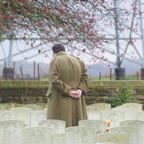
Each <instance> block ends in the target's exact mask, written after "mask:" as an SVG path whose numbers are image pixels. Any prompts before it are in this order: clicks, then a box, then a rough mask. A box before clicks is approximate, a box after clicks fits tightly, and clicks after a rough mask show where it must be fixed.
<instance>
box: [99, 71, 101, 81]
mask: <svg viewBox="0 0 144 144" xmlns="http://www.w3.org/2000/svg"><path fill="white" fill-rule="evenodd" d="M99 80H101V72H100V74H99Z"/></svg>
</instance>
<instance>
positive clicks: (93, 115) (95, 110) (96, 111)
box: [86, 103, 111, 120]
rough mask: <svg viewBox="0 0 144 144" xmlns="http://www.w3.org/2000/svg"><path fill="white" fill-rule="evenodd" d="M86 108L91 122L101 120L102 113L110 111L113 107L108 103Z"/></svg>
mask: <svg viewBox="0 0 144 144" xmlns="http://www.w3.org/2000/svg"><path fill="white" fill-rule="evenodd" d="M86 108H87V114H88V119H89V120H101V111H105V110H110V109H111V105H110V104H106V103H95V104H92V105H88V106H87V107H86Z"/></svg>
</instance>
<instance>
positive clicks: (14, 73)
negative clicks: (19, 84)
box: [13, 62, 15, 81]
mask: <svg viewBox="0 0 144 144" xmlns="http://www.w3.org/2000/svg"><path fill="white" fill-rule="evenodd" d="M14 74H15V62H14V64H13V81H14Z"/></svg>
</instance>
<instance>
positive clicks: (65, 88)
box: [50, 61, 71, 95]
mask: <svg viewBox="0 0 144 144" xmlns="http://www.w3.org/2000/svg"><path fill="white" fill-rule="evenodd" d="M50 79H51V82H52V86H53V87H54V88H55V89H56V90H57V91H59V92H60V93H65V94H68V95H69V93H70V91H71V87H70V86H69V85H67V84H65V83H64V82H62V81H61V80H60V77H59V71H58V67H57V62H56V61H55V62H54V63H53V66H52V68H51V74H50Z"/></svg>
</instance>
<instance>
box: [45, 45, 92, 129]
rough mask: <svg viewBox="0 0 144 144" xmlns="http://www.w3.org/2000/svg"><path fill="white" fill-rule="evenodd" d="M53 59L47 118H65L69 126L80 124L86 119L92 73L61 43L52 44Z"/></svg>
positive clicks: (50, 69)
mask: <svg viewBox="0 0 144 144" xmlns="http://www.w3.org/2000/svg"><path fill="white" fill-rule="evenodd" d="M52 50H53V59H52V60H51V63H50V67H49V88H48V92H47V94H46V96H48V106H47V107H48V111H47V118H48V119H57V120H64V121H66V127H70V126H77V125H78V121H80V120H84V119H87V112H86V104H85V97H84V95H85V94H86V93H87V90H88V85H89V76H88V75H87V69H86V68H85V66H84V63H83V62H82V61H81V60H80V59H79V58H76V57H73V56H69V55H67V54H66V53H65V48H64V46H63V45H61V44H55V45H54V46H53V47H52Z"/></svg>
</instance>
